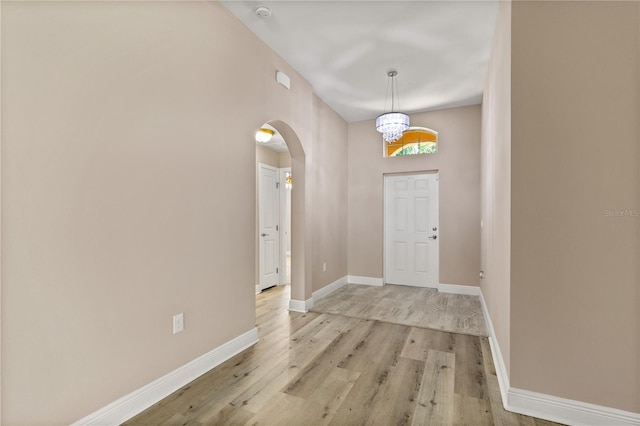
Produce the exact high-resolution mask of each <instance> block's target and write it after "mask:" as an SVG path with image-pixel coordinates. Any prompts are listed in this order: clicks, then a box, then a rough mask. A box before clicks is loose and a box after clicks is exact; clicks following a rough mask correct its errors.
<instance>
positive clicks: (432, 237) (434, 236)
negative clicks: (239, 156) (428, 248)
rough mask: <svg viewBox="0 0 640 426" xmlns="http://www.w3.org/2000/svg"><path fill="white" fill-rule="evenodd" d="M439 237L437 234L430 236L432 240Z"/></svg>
mask: <svg viewBox="0 0 640 426" xmlns="http://www.w3.org/2000/svg"><path fill="white" fill-rule="evenodd" d="M437 238H438V236H437V235H432V236H430V237H429V239H430V240H436V239H437Z"/></svg>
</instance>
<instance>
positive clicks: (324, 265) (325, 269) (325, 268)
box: [322, 262, 327, 272]
mask: <svg viewBox="0 0 640 426" xmlns="http://www.w3.org/2000/svg"><path fill="white" fill-rule="evenodd" d="M322 272H327V262H324V263H323V264H322Z"/></svg>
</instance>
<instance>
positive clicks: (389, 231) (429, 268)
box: [384, 173, 439, 287]
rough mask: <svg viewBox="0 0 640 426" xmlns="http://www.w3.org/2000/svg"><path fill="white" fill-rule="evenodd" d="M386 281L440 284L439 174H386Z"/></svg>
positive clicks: (421, 284) (425, 284) (434, 285)
mask: <svg viewBox="0 0 640 426" xmlns="http://www.w3.org/2000/svg"><path fill="white" fill-rule="evenodd" d="M384 223H385V249H384V253H385V268H384V269H385V282H386V283H389V284H401V285H412V286H419V287H437V286H438V281H439V275H438V274H439V270H438V269H439V268H438V263H439V241H438V174H437V173H430V174H416V175H389V176H385V222H384Z"/></svg>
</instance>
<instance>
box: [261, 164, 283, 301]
mask: <svg viewBox="0 0 640 426" xmlns="http://www.w3.org/2000/svg"><path fill="white" fill-rule="evenodd" d="M263 168H264V169H269V170H271V171H273V172H275V175H276V185H277V188H278V191H276V194H277V197H278V200H277V201H276V205H277V206H278V214H277V219H278V222H277V224H276V226H277V227H278V231H277V232H278V236H277V237H276V239H275V240H276V241H277V243H278V249H277V250H276V253H277V256H278V260H277V262H276V264H277V265H276V268H278V271H276V274H277V276H278V277H277V281H276V284H275V285H279V284H280V273H279V272H280V271H279V268H280V239H281V238H280V234H281V233H280V231H279V230H280V228H281V226H280V221H281V212H280V198H281V197H280V195H281V193H280V170H279V169H278V167H274V166H272V165H270V164H267V163H258V187H257V190H258V229H257V231H258V232H257V235H258V284H257V286H256V293H259V292H261V291H262V290H264V289H265V288H268V287H264V283H263V280H262V279H263V275H264V274H263V270H262V265H263V262H262V256H263V255H264V251H263V247H262V245H263V237H262V236H261V235H260V232H262V213H263V210H262V209H263V205H262V203H261V202H260V198H261V193H262V187H261V185H262V179H261V174H260V172H261V170H262V169H263ZM269 287H271V286H269Z"/></svg>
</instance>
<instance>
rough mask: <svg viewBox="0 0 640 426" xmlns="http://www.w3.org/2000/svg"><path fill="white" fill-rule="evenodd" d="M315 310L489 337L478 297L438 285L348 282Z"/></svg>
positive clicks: (317, 304) (320, 302)
mask: <svg viewBox="0 0 640 426" xmlns="http://www.w3.org/2000/svg"><path fill="white" fill-rule="evenodd" d="M312 311H314V312H321V313H325V314H336V315H345V316H348V317H354V318H363V319H373V320H379V321H384V322H390V323H393V324H403V325H412V326H416V327H423V328H432V329H434V330H442V331H450V332H453V333H462V334H471V335H474V336H488V334H487V328H486V326H485V323H484V316H483V315H482V307H481V306H480V298H479V297H478V296H469V295H462V294H450V293H440V292H439V291H438V290H436V289H434V288H420V287H408V286H398V285H385V286H383V287H376V286H369V285H357V284H347V285H345V286H343V287H341V288H340V289H338V290H336V291H334V292H333V293H331V294H330V295H328V296H327V297H325V298H323V299H320V301H318V303H316V304H315V305H314V307H313V309H312Z"/></svg>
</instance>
